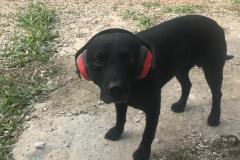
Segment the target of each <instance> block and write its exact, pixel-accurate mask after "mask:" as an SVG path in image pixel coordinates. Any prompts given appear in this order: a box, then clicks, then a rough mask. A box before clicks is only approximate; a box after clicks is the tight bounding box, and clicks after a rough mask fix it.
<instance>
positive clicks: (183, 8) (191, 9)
mask: <svg viewBox="0 0 240 160" xmlns="http://www.w3.org/2000/svg"><path fill="white" fill-rule="evenodd" d="M203 10H204V6H202V5H192V4H182V5H175V6H168V7H166V8H165V9H164V11H165V12H167V13H174V14H193V13H197V12H199V11H200V12H202V11H203Z"/></svg>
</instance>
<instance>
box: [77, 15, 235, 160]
mask: <svg viewBox="0 0 240 160" xmlns="http://www.w3.org/2000/svg"><path fill="white" fill-rule="evenodd" d="M144 48H145V49H144ZM146 49H148V50H150V51H151V52H152V54H153V58H154V60H153V64H152V68H151V71H150V73H149V74H148V75H147V77H145V78H143V79H137V76H138V74H139V72H140V71H141V69H142V62H143V56H142V55H143V54H145V52H146ZM85 50H86V51H87V63H88V66H89V68H88V74H89V76H90V77H91V79H92V80H93V82H94V83H95V84H96V85H98V86H99V87H100V89H101V99H102V100H103V101H104V102H106V103H112V102H113V103H115V107H116V113H117V114H116V117H117V118H116V125H115V126H114V127H113V128H111V129H110V130H109V131H108V132H107V133H106V135H105V138H107V139H109V140H118V139H119V138H120V136H121V134H122V132H123V130H124V124H125V121H126V112H127V106H132V107H134V108H138V109H141V110H143V111H144V112H145V114H146V127H145V130H144V133H143V137H142V141H141V143H140V145H139V147H138V149H137V150H136V151H135V152H134V154H133V159H134V160H147V159H148V158H149V155H150V152H151V143H152V141H153V139H154V135H155V131H156V127H157V124H158V118H159V113H160V103H161V88H162V86H163V85H165V84H166V83H167V82H168V81H169V80H170V79H172V78H173V77H174V76H175V77H176V78H177V80H178V81H179V83H180V84H181V87H182V95H181V97H180V99H179V101H177V102H176V103H174V104H173V105H172V107H171V109H172V110H173V111H174V112H183V111H184V108H185V106H186V103H187V99H188V95H189V92H190V89H191V86H192V84H191V82H190V80H189V77H188V73H189V70H190V69H191V68H192V67H193V66H194V65H197V66H199V67H202V69H203V71H204V73H205V77H206V80H207V83H208V85H209V87H210V89H211V92H212V110H211V113H210V115H209V117H208V124H209V125H210V126H217V125H219V121H220V114H221V110H220V104H221V97H222V93H221V85H222V80H223V67H224V63H225V59H230V58H232V57H229V56H228V57H227V55H226V52H227V47H226V41H225V36H224V32H223V29H222V28H221V27H220V26H219V25H218V24H217V23H216V22H215V21H214V20H212V19H209V18H207V17H204V16H198V15H189V16H183V17H179V18H175V19H172V20H169V21H166V22H163V23H161V24H159V25H157V26H154V27H152V28H150V29H148V30H145V31H142V32H139V33H137V34H133V33H131V32H129V31H126V30H122V29H108V30H105V31H102V32H100V33H98V34H97V35H95V36H94V37H93V38H92V39H90V40H89V42H88V43H87V44H86V45H85V46H84V47H83V48H82V49H80V50H79V51H78V53H77V54H76V58H77V57H78V56H79V54H81V53H82V52H83V51H85Z"/></svg>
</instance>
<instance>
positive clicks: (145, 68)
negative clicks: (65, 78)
mask: <svg viewBox="0 0 240 160" xmlns="http://www.w3.org/2000/svg"><path fill="white" fill-rule="evenodd" d="M86 57H87V51H86V50H85V51H84V52H83V53H82V54H80V55H79V56H78V58H77V67H78V70H79V72H80V77H82V78H84V79H86V80H91V78H90V76H89V74H88V65H87V63H86V62H87V61H86ZM151 66H152V53H151V52H150V51H149V50H147V49H145V56H144V58H143V62H142V69H141V72H140V75H139V76H138V79H142V78H144V77H146V76H147V74H148V73H149V71H150V69H151Z"/></svg>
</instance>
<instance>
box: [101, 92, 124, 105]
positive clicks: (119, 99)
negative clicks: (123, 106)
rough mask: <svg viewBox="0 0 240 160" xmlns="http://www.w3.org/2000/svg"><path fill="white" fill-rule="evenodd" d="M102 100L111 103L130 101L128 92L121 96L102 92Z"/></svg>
mask: <svg viewBox="0 0 240 160" xmlns="http://www.w3.org/2000/svg"><path fill="white" fill-rule="evenodd" d="M100 100H102V101H103V102H104V103H106V104H110V103H127V102H128V94H124V95H121V96H119V97H112V96H110V95H104V94H101V96H100Z"/></svg>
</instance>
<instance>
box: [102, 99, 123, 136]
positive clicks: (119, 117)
mask: <svg viewBox="0 0 240 160" xmlns="http://www.w3.org/2000/svg"><path fill="white" fill-rule="evenodd" d="M115 108H116V125H115V126H114V127H113V128H111V129H110V130H109V131H108V132H107V133H106V134H105V138H106V139H108V140H112V141H116V140H118V139H119V138H120V137H121V135H122V133H123V130H124V125H125V122H126V114H127V104H125V103H121V104H115Z"/></svg>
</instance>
